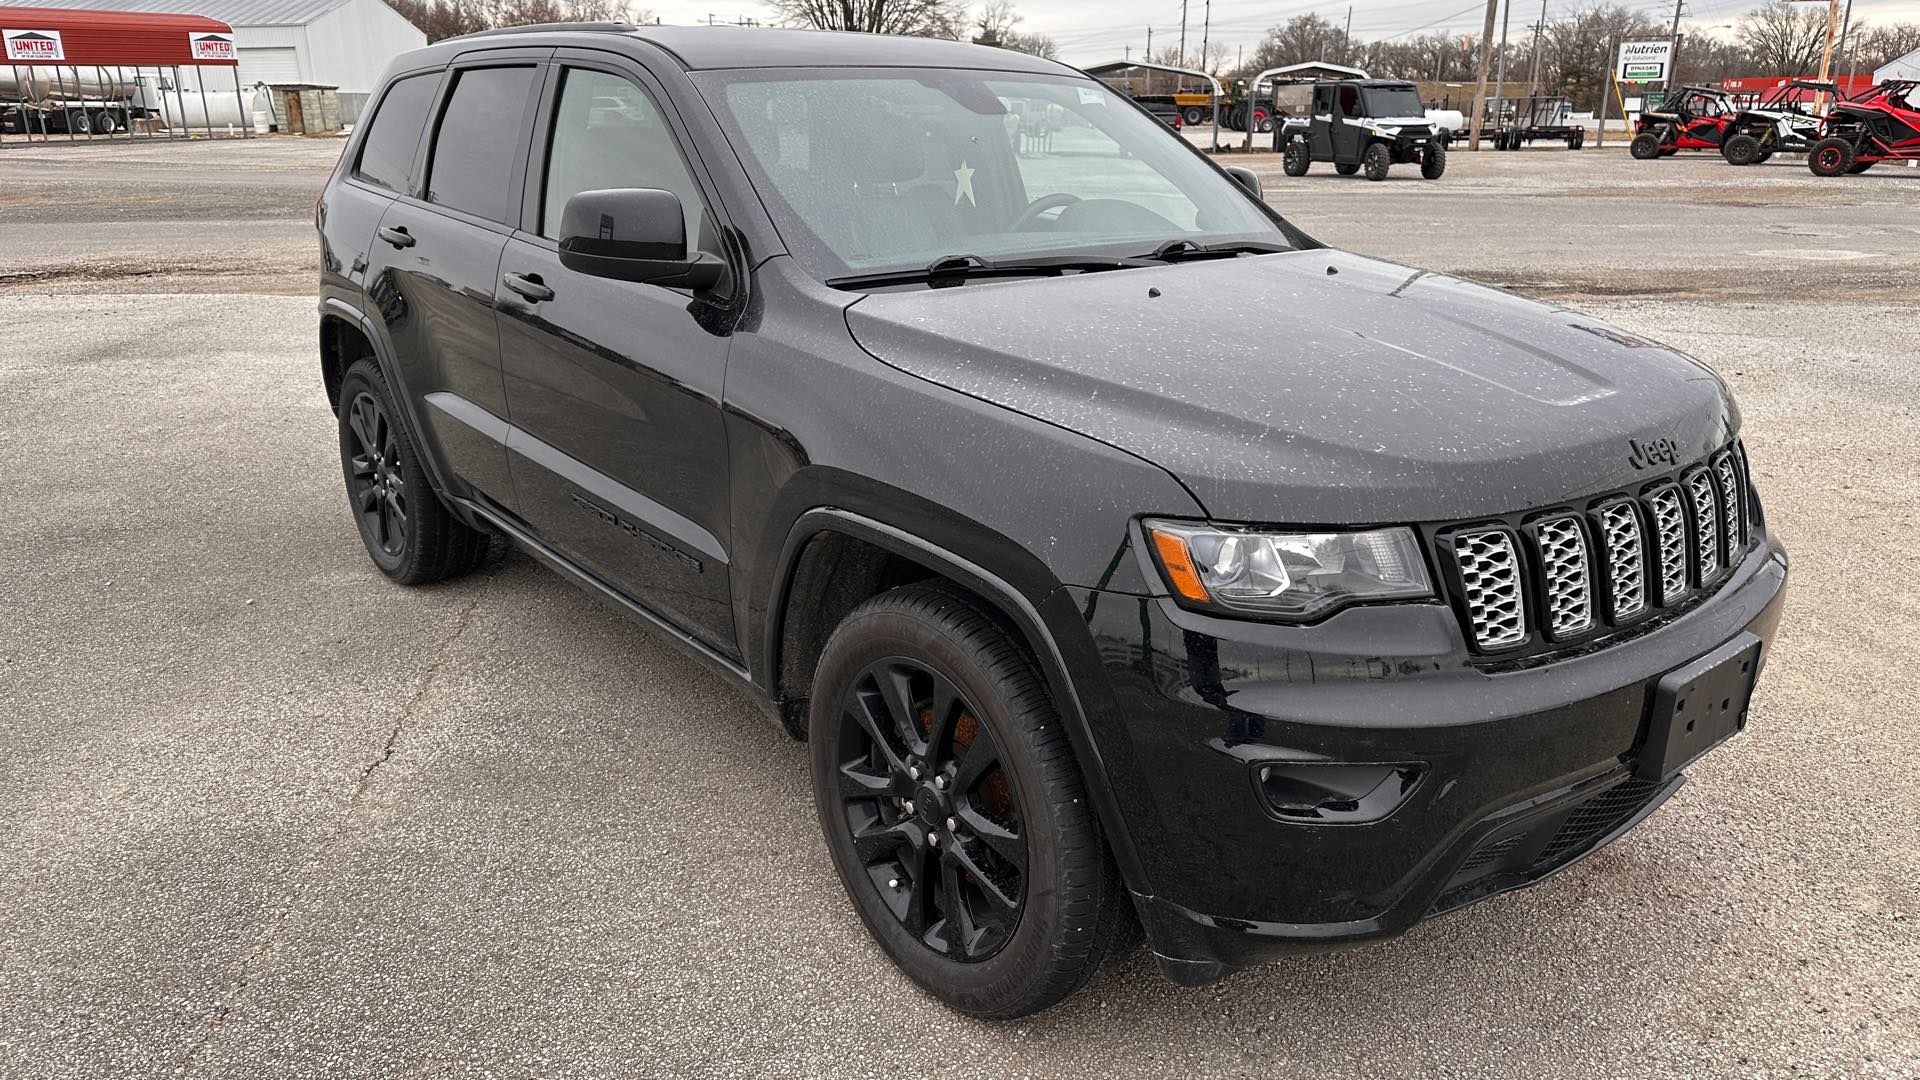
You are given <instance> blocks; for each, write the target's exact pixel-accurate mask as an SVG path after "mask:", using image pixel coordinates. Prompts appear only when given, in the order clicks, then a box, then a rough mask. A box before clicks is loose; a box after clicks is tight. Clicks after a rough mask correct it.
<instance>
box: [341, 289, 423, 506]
mask: <svg viewBox="0 0 1920 1080" xmlns="http://www.w3.org/2000/svg"><path fill="white" fill-rule="evenodd" d="M329 316H331V317H333V318H336V319H340V320H341V321H343V322H345V323H347V324H348V325H350V326H352V327H353V328H354V329H356V330H358V331H359V332H360V336H361V337H363V338H366V339H367V343H368V344H369V345H371V346H372V347H373V362H374V363H375V364H378V365H379V366H380V374H381V375H382V376H384V377H385V378H386V380H387V386H388V387H389V388H391V389H392V390H393V394H394V397H395V398H397V399H398V400H396V401H395V402H394V404H395V405H396V406H398V407H399V409H400V416H401V421H402V422H403V423H405V424H406V427H407V434H408V435H409V436H411V437H412V439H413V444H414V447H415V448H416V449H417V450H418V451H419V452H420V460H421V461H423V462H425V463H426V466H427V483H428V484H430V485H432V487H433V490H434V493H435V494H437V495H439V496H440V497H441V499H442V500H443V501H444V500H446V497H447V494H448V488H447V483H446V478H445V477H444V476H443V475H442V473H441V469H440V460H439V456H438V455H437V454H435V453H433V452H432V449H431V447H430V446H429V445H428V444H427V443H426V442H425V441H424V440H422V439H421V437H420V435H421V432H422V431H423V430H425V429H424V428H422V427H421V425H420V417H419V414H418V412H417V411H416V410H415V408H414V403H413V395H412V394H410V393H408V392H407V386H406V383H405V381H404V380H402V379H401V378H400V367H399V365H398V364H396V363H394V360H393V354H392V352H391V351H390V350H389V349H388V348H387V339H386V337H385V335H383V334H381V333H379V332H378V331H377V330H376V329H375V328H374V323H373V320H372V319H369V318H367V316H366V313H365V312H363V311H361V310H360V309H359V308H356V307H354V306H353V305H352V304H349V303H347V302H346V301H345V300H342V299H340V298H339V297H337V296H329V297H327V298H325V299H323V300H321V301H320V317H321V318H322V319H325V318H327V317H329ZM340 374H341V375H343V376H344V375H345V374H346V372H345V371H344V370H343V371H341V373H340Z"/></svg>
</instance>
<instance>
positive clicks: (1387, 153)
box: [1360, 143, 1393, 183]
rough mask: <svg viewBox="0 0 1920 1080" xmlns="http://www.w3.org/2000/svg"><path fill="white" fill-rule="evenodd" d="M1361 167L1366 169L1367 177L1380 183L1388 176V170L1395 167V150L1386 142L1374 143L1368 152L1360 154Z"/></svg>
mask: <svg viewBox="0 0 1920 1080" xmlns="http://www.w3.org/2000/svg"><path fill="white" fill-rule="evenodd" d="M1360 167H1361V168H1363V169H1365V170H1366V173H1367V179H1369V180H1372V181H1374V182H1376V183H1378V182H1379V181H1381V180H1385V179H1386V178H1387V170H1389V169H1391V168H1393V151H1391V150H1389V149H1387V144H1386V143H1374V144H1373V145H1371V146H1369V147H1367V152H1366V153H1364V154H1362V155H1360Z"/></svg>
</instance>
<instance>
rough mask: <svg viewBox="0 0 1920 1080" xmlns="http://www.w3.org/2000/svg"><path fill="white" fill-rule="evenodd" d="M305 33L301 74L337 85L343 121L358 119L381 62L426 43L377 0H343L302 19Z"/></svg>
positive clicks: (381, 69)
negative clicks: (322, 11) (304, 22)
mask: <svg viewBox="0 0 1920 1080" xmlns="http://www.w3.org/2000/svg"><path fill="white" fill-rule="evenodd" d="M305 33H306V39H307V40H306V49H305V53H306V56H305V59H306V64H307V69H306V70H305V71H303V72H302V73H301V78H303V79H305V80H306V81H308V82H315V83H325V84H327V85H329V86H337V87H339V88H340V116H341V119H342V120H345V121H347V122H348V123H352V122H355V121H357V120H358V119H359V118H360V110H361V109H362V108H363V107H364V106H365V105H366V102H367V98H368V97H369V96H371V95H372V93H373V91H374V88H375V87H377V86H379V84H380V76H381V75H382V74H384V73H385V72H386V70H387V65H389V64H391V63H392V62H393V60H394V58H395V57H397V56H399V55H400V54H401V53H403V52H406V51H408V50H409V49H420V48H425V47H426V44H427V35H425V34H423V33H421V32H420V30H419V28H418V27H416V26H414V25H413V24H412V23H410V22H408V21H407V20H406V19H404V18H402V17H401V16H400V14H399V13H398V12H396V11H394V10H393V9H392V8H390V7H388V6H387V5H386V4H384V3H382V2H381V0H347V2H346V3H344V4H342V5H340V6H339V7H336V8H334V9H333V10H332V11H329V12H327V13H326V14H324V15H322V16H320V17H319V18H317V19H315V20H313V21H312V22H310V23H308V24H307V25H306V28H305Z"/></svg>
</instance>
